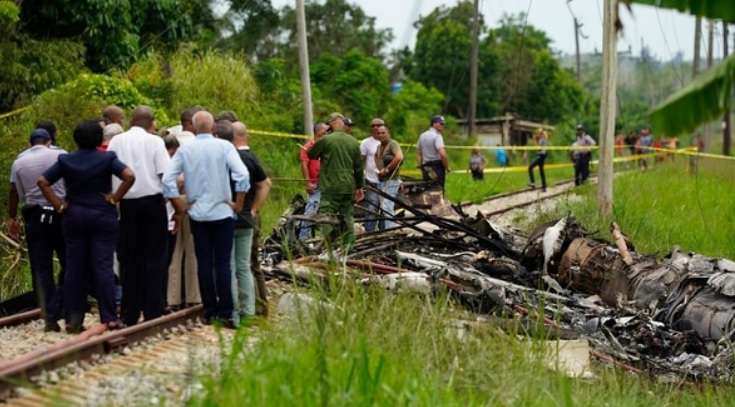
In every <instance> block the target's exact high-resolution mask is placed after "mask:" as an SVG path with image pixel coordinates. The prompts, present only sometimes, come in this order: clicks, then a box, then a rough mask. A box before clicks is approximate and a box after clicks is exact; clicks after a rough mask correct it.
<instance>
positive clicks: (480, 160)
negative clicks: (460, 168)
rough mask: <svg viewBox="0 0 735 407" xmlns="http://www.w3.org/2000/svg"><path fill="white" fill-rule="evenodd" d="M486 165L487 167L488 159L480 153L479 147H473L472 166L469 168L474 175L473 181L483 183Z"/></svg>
mask: <svg viewBox="0 0 735 407" xmlns="http://www.w3.org/2000/svg"><path fill="white" fill-rule="evenodd" d="M485 165H487V158H485V156H484V155H483V154H482V153H480V149H479V148H478V147H473V148H472V154H470V164H469V166H468V167H467V168H468V169H469V170H470V172H471V173H472V179H474V180H475V181H482V179H483V178H484V177H485Z"/></svg>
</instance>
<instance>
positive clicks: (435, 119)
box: [416, 115, 451, 191]
mask: <svg viewBox="0 0 735 407" xmlns="http://www.w3.org/2000/svg"><path fill="white" fill-rule="evenodd" d="M445 124H446V121H445V120H444V116H440V115H435V116H432V118H431V127H429V129H428V130H426V131H425V132H423V133H421V136H419V141H418V143H417V146H416V162H418V164H419V166H420V167H421V173H422V174H423V178H424V181H434V185H436V186H438V187H439V188H441V190H442V191H444V182H445V179H446V174H447V173H448V172H449V171H451V170H450V168H449V159H448V158H447V151H446V149H445V148H444V138H443V137H442V131H444V125H445Z"/></svg>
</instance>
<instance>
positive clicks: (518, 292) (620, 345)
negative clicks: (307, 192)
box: [264, 200, 735, 381]
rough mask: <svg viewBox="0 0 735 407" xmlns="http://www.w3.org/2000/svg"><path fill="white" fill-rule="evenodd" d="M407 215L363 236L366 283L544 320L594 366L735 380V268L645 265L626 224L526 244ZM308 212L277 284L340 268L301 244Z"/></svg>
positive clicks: (482, 224)
mask: <svg viewBox="0 0 735 407" xmlns="http://www.w3.org/2000/svg"><path fill="white" fill-rule="evenodd" d="M396 205H398V206H400V207H402V208H403V209H404V216H403V217H402V218H398V219H396V221H397V223H398V224H399V225H400V227H398V228H396V229H393V230H388V231H382V232H374V233H365V234H361V235H359V236H358V239H357V243H356V246H355V247H354V249H353V251H352V252H351V253H349V254H348V255H347V256H346V257H342V258H341V261H340V263H342V264H344V265H346V266H348V267H351V268H354V269H357V270H361V272H362V274H361V276H363V277H366V280H365V281H370V282H373V283H377V284H382V285H384V286H385V287H386V288H389V289H400V288H411V289H418V290H423V291H426V292H431V291H433V290H436V289H437V288H439V287H445V289H448V290H449V291H450V292H451V293H452V295H453V296H454V297H455V298H456V299H457V301H458V302H459V303H461V304H462V305H463V306H465V307H467V308H468V309H469V310H471V311H474V312H477V313H480V314H495V315H500V316H509V315H519V316H520V318H526V319H527V322H531V321H538V320H543V321H544V324H545V326H546V331H545V334H546V335H549V336H551V337H555V338H561V339H576V338H581V339H586V340H588V341H589V344H590V346H591V348H592V350H591V351H590V353H591V354H592V355H593V356H594V357H597V359H600V360H603V361H605V362H607V363H613V364H616V365H619V366H621V367H624V368H626V369H628V370H631V371H636V372H643V371H645V372H647V373H650V374H652V375H657V376H658V375H664V376H665V375H671V374H674V375H676V376H680V377H685V378H687V379H689V380H691V379H706V380H714V381H731V380H732V379H733V369H734V368H735V366H733V362H734V361H735V357H734V355H733V351H732V347H731V346H730V340H731V339H732V338H733V336H734V335H735V262H733V261H731V260H727V259H718V258H711V257H706V256H703V255H700V254H695V253H684V252H682V251H681V250H680V249H679V248H678V247H674V248H673V250H672V252H671V253H670V254H669V255H668V256H666V257H665V258H663V259H657V258H655V257H653V256H647V255H643V254H640V253H638V252H636V251H635V248H634V246H633V244H632V242H630V241H629V240H628V239H627V238H626V237H625V236H624V235H623V234H622V232H621V231H620V229H619V228H618V226H617V225H616V224H612V225H611V235H612V241H607V240H605V239H602V238H600V237H592V236H590V235H589V234H588V232H587V231H586V230H585V228H584V227H583V226H582V225H580V224H579V223H578V222H577V221H576V220H575V218H574V217H573V216H571V215H569V216H566V217H564V218H562V219H560V220H557V221H554V222H550V223H547V224H544V225H541V226H540V227H538V228H537V229H536V230H535V231H533V232H532V233H531V234H530V235H529V236H523V235H522V234H521V233H520V232H519V231H518V230H512V229H505V228H501V227H499V226H498V225H495V224H493V223H492V222H491V221H489V220H488V219H485V218H484V216H482V215H481V214H479V213H478V214H477V216H476V217H474V218H472V217H469V216H467V215H465V214H464V213H462V211H461V210H457V213H458V214H456V215H454V216H453V217H452V216H439V215H434V214H429V213H426V212H424V211H422V210H419V209H416V208H414V207H413V206H412V205H410V204H407V203H406V202H404V201H396ZM302 206H303V201H298V200H296V201H294V202H293V203H292V205H291V207H290V208H289V209H288V210H287V211H286V213H284V216H283V217H282V218H281V221H280V222H279V223H278V225H277V226H276V228H275V229H274V231H273V233H272V235H271V236H270V237H269V239H268V240H269V243H268V244H267V246H266V249H265V253H264V254H265V258H266V261H267V262H268V263H269V264H271V266H272V267H271V269H272V270H274V271H275V272H280V273H283V274H287V275H289V276H293V275H294V274H295V275H296V276H300V277H303V278H305V279H312V278H314V277H315V276H316V277H319V276H323V275H324V274H320V273H326V270H328V269H329V267H328V266H327V264H326V263H327V260H326V259H325V256H324V254H322V255H321V256H319V254H320V252H321V248H320V246H319V245H318V239H312V240H310V241H307V242H306V243H305V242H301V241H299V240H298V239H297V238H296V236H297V234H298V233H297V232H298V230H297V228H298V227H299V223H300V221H302V220H305V219H307V218H305V217H304V216H301V215H299V211H300V208H301V207H302ZM308 219H311V220H316V221H317V222H330V221H334V219H331V220H330V219H329V218H328V217H324V216H323V215H317V216H316V217H310V218H308ZM287 253H288V254H289V255H290V256H292V257H291V258H296V260H295V261H294V262H293V263H291V262H286V261H285V260H286V254H287ZM533 325H534V324H533V323H529V324H528V326H533ZM529 333H530V332H529ZM659 377H662V376H659Z"/></svg>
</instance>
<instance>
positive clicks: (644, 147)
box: [638, 127, 653, 171]
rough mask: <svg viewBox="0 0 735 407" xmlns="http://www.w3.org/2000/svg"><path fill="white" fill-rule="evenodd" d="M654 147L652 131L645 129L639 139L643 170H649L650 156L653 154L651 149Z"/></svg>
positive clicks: (639, 152)
mask: <svg viewBox="0 0 735 407" xmlns="http://www.w3.org/2000/svg"><path fill="white" fill-rule="evenodd" d="M652 146H653V136H652V135H651V130H649V129H648V127H644V128H643V130H641V138H640V139H638V154H641V155H642V157H641V161H640V164H641V166H642V167H643V170H644V171H646V170H648V156H647V155H648V154H650V153H651V151H652V150H651V147H652Z"/></svg>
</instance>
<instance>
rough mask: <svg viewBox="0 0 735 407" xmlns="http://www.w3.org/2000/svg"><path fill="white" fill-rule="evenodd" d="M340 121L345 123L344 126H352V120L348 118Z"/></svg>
mask: <svg viewBox="0 0 735 407" xmlns="http://www.w3.org/2000/svg"><path fill="white" fill-rule="evenodd" d="M342 121H343V122H344V123H345V124H346V125H347V126H353V124H352V119H350V118H349V117H345V118H344V119H342Z"/></svg>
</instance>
